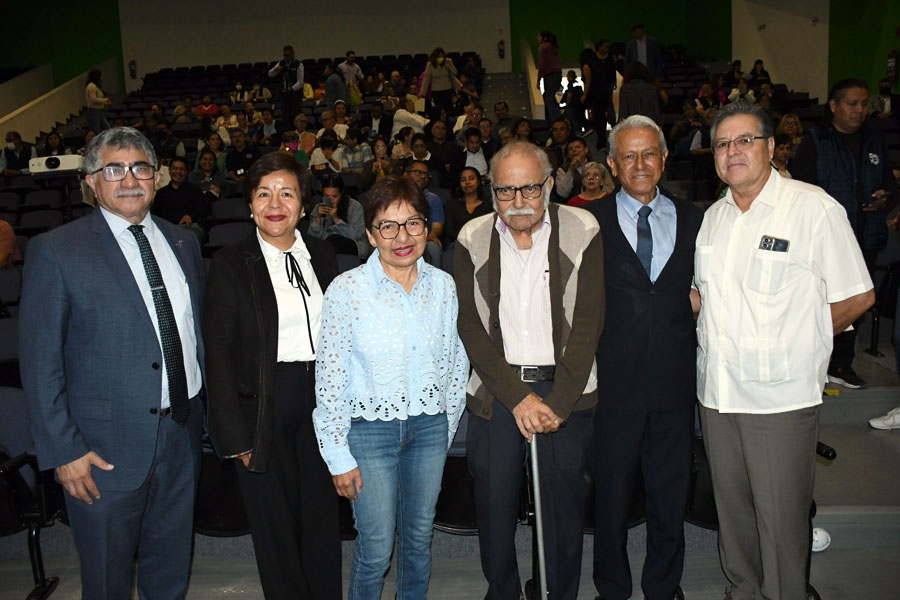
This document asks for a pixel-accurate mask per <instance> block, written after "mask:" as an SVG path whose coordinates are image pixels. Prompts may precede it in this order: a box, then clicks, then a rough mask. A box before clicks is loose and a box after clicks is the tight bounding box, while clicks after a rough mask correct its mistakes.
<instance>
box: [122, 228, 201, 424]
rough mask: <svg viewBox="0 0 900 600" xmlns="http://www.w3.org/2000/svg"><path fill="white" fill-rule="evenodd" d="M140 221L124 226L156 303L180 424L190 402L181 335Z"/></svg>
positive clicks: (171, 394)
mask: <svg viewBox="0 0 900 600" xmlns="http://www.w3.org/2000/svg"><path fill="white" fill-rule="evenodd" d="M143 227H144V226H143V225H132V226H130V227H129V228H128V231H130V232H131V233H132V234H134V239H135V241H137V245H138V248H139V249H140V251H141V261H142V262H143V263H144V272H145V273H146V274H147V281H148V282H149V283H150V291H151V292H152V293H153V305H154V306H155V307H156V320H157V322H158V323H159V336H160V338H161V339H162V351H163V359H164V360H165V363H166V375H167V376H168V379H169V406H170V407H171V409H172V410H171V412H172V420H174V421H175V422H176V423H178V424H179V425H181V426H182V427H184V424H185V423H187V419H188V415H189V414H190V412H191V406H190V403H189V402H188V395H187V376H186V375H185V373H184V355H183V354H182V352H181V337H180V336H179V335H178V325H177V324H176V323H175V314H174V313H173V312H172V303H171V302H170V301H169V293H168V292H167V291H166V286H165V284H164V283H163V278H162V274H161V273H160V272H159V265H158V264H157V262H156V257H155V256H153V250H152V249H151V248H150V242H149V241H147V236H146V235H144V232H143Z"/></svg>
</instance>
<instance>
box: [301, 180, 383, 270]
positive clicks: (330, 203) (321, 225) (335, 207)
mask: <svg viewBox="0 0 900 600" xmlns="http://www.w3.org/2000/svg"><path fill="white" fill-rule="evenodd" d="M309 235H311V236H313V237H317V238H319V239H322V240H326V241H328V242H329V243H330V244H331V245H332V247H333V248H334V251H335V253H337V254H351V255H354V256H359V257H360V258H366V257H367V256H368V255H369V252H370V250H371V249H370V247H369V241H368V239H367V238H366V224H365V217H364V216H363V207H362V204H360V203H359V202H357V201H356V200H354V199H353V198H350V197H349V196H348V195H347V194H346V192H345V191H344V181H343V180H342V179H341V176H340V175H337V174H329V175H325V176H324V177H323V178H322V199H321V201H320V202H319V203H318V204H316V205H315V206H312V207H310V220H309Z"/></svg>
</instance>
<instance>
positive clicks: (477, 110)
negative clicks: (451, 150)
mask: <svg viewBox="0 0 900 600" xmlns="http://www.w3.org/2000/svg"><path fill="white" fill-rule="evenodd" d="M483 116H484V108H482V106H481V105H480V104H470V105H469V106H467V107H466V109H465V111H463V113H462V114H461V115H459V116H458V117H457V118H456V122H455V123H454V124H453V133H455V134H457V136H458V140H457V141H458V142H459V145H460V146H462V145H463V143H464V139H463V137H464V136H465V131H466V129H468V128H469V127H475V128H477V127H478V122H479V121H481V117H483Z"/></svg>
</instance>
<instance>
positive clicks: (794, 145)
mask: <svg viewBox="0 0 900 600" xmlns="http://www.w3.org/2000/svg"><path fill="white" fill-rule="evenodd" d="M775 133H776V134H778V133H783V134H785V135H787V136H788V137H789V138H790V139H791V158H794V155H795V154H797V149H798V148H799V147H800V142H802V141H803V124H802V123H800V117H798V116H797V115H795V114H794V113H788V114H786V115H784V116H783V117H781V120H780V121H779V122H778V127H777V128H776V129H775Z"/></svg>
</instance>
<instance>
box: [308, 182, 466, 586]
mask: <svg viewBox="0 0 900 600" xmlns="http://www.w3.org/2000/svg"><path fill="white" fill-rule="evenodd" d="M428 214H429V213H428V201H427V200H425V198H424V197H423V195H422V192H421V191H420V190H419V189H418V187H417V186H416V185H415V184H414V183H413V182H412V180H410V179H408V178H404V177H398V176H394V175H389V176H387V177H385V178H384V179H383V180H381V181H380V182H378V183H377V184H375V186H373V187H372V189H371V190H370V191H369V193H368V195H367V196H366V202H365V222H366V230H367V235H368V238H369V242H371V244H372V246H374V247H375V252H373V253H372V255H371V256H370V257H369V259H368V261H367V262H366V263H365V264H364V265H362V266H360V267H359V268H357V269H354V270H352V271H349V272H347V273H344V274H343V275H341V276H339V277H338V278H337V279H335V280H334V282H333V283H332V284H331V286H329V288H328V290H327V291H326V293H325V300H324V304H323V309H322V326H321V330H320V333H319V341H318V344H317V347H318V355H317V356H318V358H317V361H316V409H315V411H314V412H313V423H314V426H315V430H316V436H317V438H318V440H319V449H320V451H321V453H322V457H323V458H324V459H325V463H326V464H327V465H328V469H329V471H331V475H332V479H333V481H334V485H335V488H336V489H337V492H338V494H340V495H341V496H344V497H345V498H349V499H350V500H351V502H352V505H353V516H354V519H355V522H356V530H357V532H358V533H359V535H358V536H357V538H356V548H355V550H354V554H353V567H352V568H351V570H350V589H349V591H348V595H347V598H348V599H349V600H358V599H367V600H368V599H377V598H380V597H381V589H382V586H383V585H384V574H385V572H386V571H387V568H388V566H389V565H390V560H391V551H392V550H393V546H394V536H395V533H396V534H397V536H398V537H399V544H398V548H399V550H398V559H397V561H398V562H397V565H398V568H397V589H398V597H400V598H424V597H425V596H426V590H427V588H428V579H429V576H430V573H431V531H432V524H433V521H434V511H435V505H436V503H437V498H438V493H439V492H440V489H441V477H442V473H443V468H444V460H445V459H446V456H447V450H448V448H449V445H450V442H451V441H452V440H453V436H454V434H455V432H456V426H457V424H458V423H459V418H460V416H461V414H462V410H463V408H464V406H465V388H466V382H467V379H468V373H469V361H468V359H467V357H466V354H465V350H464V349H463V346H462V342H461V341H460V339H459V335H458V334H457V331H456V316H457V308H458V306H457V298H456V286H455V284H454V283H453V278H452V277H450V276H449V275H448V274H446V273H444V272H443V271H441V270H440V269H436V268H434V267H432V266H431V265H429V264H426V263H425V261H424V260H423V259H422V254H423V253H424V251H425V238H426V235H427V233H426V232H427V223H428Z"/></svg>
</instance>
